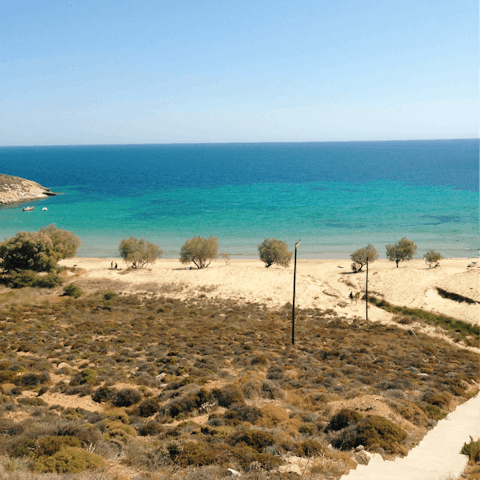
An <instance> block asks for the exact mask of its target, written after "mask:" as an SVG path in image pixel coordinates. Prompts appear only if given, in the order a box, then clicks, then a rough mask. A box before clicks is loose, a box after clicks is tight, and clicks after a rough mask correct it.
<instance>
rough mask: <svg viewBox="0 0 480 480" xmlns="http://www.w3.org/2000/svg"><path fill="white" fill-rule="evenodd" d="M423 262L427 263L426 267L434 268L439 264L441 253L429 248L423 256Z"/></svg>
mask: <svg viewBox="0 0 480 480" xmlns="http://www.w3.org/2000/svg"><path fill="white" fill-rule="evenodd" d="M423 258H424V260H425V263H426V264H427V265H428V268H435V267H438V266H439V265H440V260H442V258H443V257H442V255H441V253H440V252H436V251H435V250H433V249H432V250H429V251H428V252H427V253H426V254H425V255H424V256H423Z"/></svg>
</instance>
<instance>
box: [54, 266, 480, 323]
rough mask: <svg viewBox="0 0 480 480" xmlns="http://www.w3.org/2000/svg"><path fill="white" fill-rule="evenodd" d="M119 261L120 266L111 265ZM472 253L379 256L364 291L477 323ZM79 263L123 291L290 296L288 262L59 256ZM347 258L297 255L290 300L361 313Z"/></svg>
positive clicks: (244, 298) (269, 298)
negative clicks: (431, 260)
mask: <svg viewBox="0 0 480 480" xmlns="http://www.w3.org/2000/svg"><path fill="white" fill-rule="evenodd" d="M112 261H113V262H114V263H115V262H117V264H118V270H115V269H111V267H110V265H111V262H112ZM472 261H476V259H468V258H461V259H446V260H443V261H442V262H441V265H440V266H439V267H437V268H433V269H429V268H428V267H427V266H426V265H425V263H424V261H423V260H412V261H410V262H403V263H400V266H399V268H396V267H395V264H394V263H393V262H389V261H387V260H377V261H376V262H375V263H374V264H372V265H371V266H370V269H369V292H370V293H371V294H373V295H377V296H383V298H385V299H386V300H387V301H388V302H390V303H392V304H394V305H398V306H408V307H412V308H422V309H425V310H428V311H431V312H434V313H440V314H444V315H448V316H452V317H454V318H457V319H459V320H463V321H465V322H469V323H471V324H478V323H479V306H478V299H479V271H478V264H476V265H475V266H473V267H468V265H470V264H471V262H472ZM61 263H62V264H63V265H65V266H69V267H72V266H74V265H76V266H77V267H78V268H81V269H84V270H85V271H86V272H85V273H84V275H82V278H86V279H88V280H92V281H93V282H94V283H97V285H98V284H100V285H101V283H102V282H103V281H105V282H106V284H107V283H108V282H109V281H110V282H115V283H116V284H117V286H118V288H119V289H121V291H123V292H127V293H128V292H139V291H140V292H145V293H147V292H153V293H155V294H159V293H164V294H166V295H168V296H171V297H175V298H180V299H186V298H191V297H195V296H199V295H207V296H208V297H213V298H215V297H216V298H222V299H226V298H228V299H232V300H236V301H240V302H252V303H261V304H265V305H267V306H268V307H279V306H283V305H285V304H286V303H287V302H291V301H292V288H293V262H292V264H291V265H290V267H288V268H282V267H277V266H272V267H270V268H265V267H264V265H263V263H262V262H261V261H260V260H231V261H230V262H229V264H226V263H225V262H224V261H222V260H217V261H214V262H212V264H211V265H210V266H209V267H208V268H206V269H202V270H197V269H196V268H192V269H190V268H189V267H185V266H183V265H181V264H180V262H179V261H178V260H177V259H166V260H158V261H157V262H156V263H155V264H154V265H149V266H148V267H147V268H145V269H141V270H128V269H127V266H126V265H125V263H123V261H121V260H119V259H118V258H113V259H112V258H82V257H77V258H73V259H69V260H64V261H62V262H61ZM350 264H351V261H350V260H298V261H297V287H296V292H297V293H296V305H297V306H298V307H299V308H310V307H317V308H321V309H333V310H334V311H335V312H336V313H337V314H339V315H342V316H345V317H347V318H354V317H355V316H360V317H363V316H364V315H365V304H364V302H361V301H358V302H357V303H355V302H353V303H352V302H350V299H349V294H350V292H353V294H355V293H356V292H363V291H364V288H365V272H363V271H362V272H360V273H358V274H352V272H351V269H350ZM437 288H440V289H442V290H444V291H446V292H449V293H454V294H457V295H461V296H462V297H466V298H468V299H471V300H473V301H474V302H476V303H467V302H465V301H463V302H459V301H455V300H452V299H450V298H444V297H442V296H441V295H440V294H439V292H438V290H437ZM369 312H370V313H369V316H370V318H371V319H372V320H377V319H380V317H381V318H382V319H386V318H388V317H389V315H390V314H387V313H386V312H385V311H383V310H380V309H378V308H375V307H373V306H372V307H371V309H370V310H369Z"/></svg>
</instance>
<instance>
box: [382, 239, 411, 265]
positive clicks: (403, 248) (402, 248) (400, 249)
mask: <svg viewBox="0 0 480 480" xmlns="http://www.w3.org/2000/svg"><path fill="white" fill-rule="evenodd" d="M386 249H387V258H388V259H389V260H390V261H391V262H395V263H396V264H397V268H398V264H399V263H400V262H402V261H405V260H411V259H412V258H413V256H414V255H415V253H416V252H417V244H416V243H415V242H414V241H413V240H408V238H405V237H403V238H402V239H401V240H400V241H399V242H397V243H395V244H393V245H387V247H386Z"/></svg>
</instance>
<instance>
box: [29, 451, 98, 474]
mask: <svg viewBox="0 0 480 480" xmlns="http://www.w3.org/2000/svg"><path fill="white" fill-rule="evenodd" d="M104 463H105V460H104V459H103V458H102V457H100V456H99V455H95V454H94V453H90V452H87V451H85V450H82V449H81V448H77V447H65V448H63V449H62V450H60V451H59V452H57V453H55V454H54V455H52V456H50V457H47V456H43V457H40V458H39V459H38V460H37V461H36V462H35V467H34V471H35V472H37V473H48V472H51V473H81V472H83V471H85V470H87V469H89V468H99V467H101V466H102V465H103V464H104Z"/></svg>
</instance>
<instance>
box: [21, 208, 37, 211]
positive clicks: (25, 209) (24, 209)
mask: <svg viewBox="0 0 480 480" xmlns="http://www.w3.org/2000/svg"><path fill="white" fill-rule="evenodd" d="M34 208H35V207H23V211H24V212H30V211H31V210H33V209H34Z"/></svg>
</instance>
